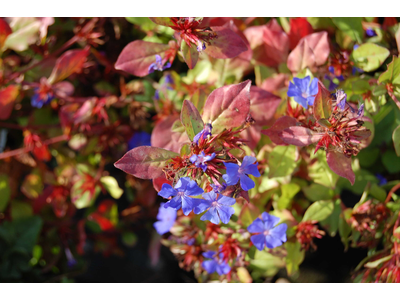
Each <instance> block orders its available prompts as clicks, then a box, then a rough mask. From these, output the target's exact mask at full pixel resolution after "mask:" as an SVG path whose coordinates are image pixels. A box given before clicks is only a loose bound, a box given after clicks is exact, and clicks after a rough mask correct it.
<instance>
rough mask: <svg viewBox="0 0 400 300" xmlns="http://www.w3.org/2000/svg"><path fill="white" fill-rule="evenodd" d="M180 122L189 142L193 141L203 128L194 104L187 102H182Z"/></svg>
mask: <svg viewBox="0 0 400 300" xmlns="http://www.w3.org/2000/svg"><path fill="white" fill-rule="evenodd" d="M181 122H182V124H183V126H184V127H185V130H186V133H187V135H188V137H189V139H190V140H191V141H193V138H194V137H195V135H196V134H198V133H199V132H200V131H202V130H203V128H204V123H203V120H202V118H201V116H200V113H199V111H198V110H197V108H196V107H195V106H194V104H193V103H192V102H190V101H188V100H185V101H183V106H182V111H181Z"/></svg>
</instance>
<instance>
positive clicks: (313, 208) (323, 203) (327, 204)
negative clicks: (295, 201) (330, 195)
mask: <svg viewBox="0 0 400 300" xmlns="http://www.w3.org/2000/svg"><path fill="white" fill-rule="evenodd" d="M333 209H334V204H333V201H331V200H320V201H316V202H314V203H313V204H311V205H310V207H309V208H308V209H307V210H306V212H305V213H304V217H303V221H314V220H315V221H322V220H325V219H326V218H327V217H329V216H330V214H331V213H332V212H333Z"/></svg>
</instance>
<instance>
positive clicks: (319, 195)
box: [302, 183, 335, 201]
mask: <svg viewBox="0 0 400 300" xmlns="http://www.w3.org/2000/svg"><path fill="white" fill-rule="evenodd" d="M302 190H303V192H304V194H305V195H306V197H307V198H308V199H309V200H311V201H318V200H330V199H332V198H333V196H334V195H335V192H334V191H333V189H329V188H327V187H325V186H323V185H320V184H318V183H311V184H310V186H305V187H303V188H302Z"/></svg>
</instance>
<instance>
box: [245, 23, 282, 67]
mask: <svg viewBox="0 0 400 300" xmlns="http://www.w3.org/2000/svg"><path fill="white" fill-rule="evenodd" d="M244 34H245V36H246V38H247V40H248V41H249V43H250V46H251V49H253V57H254V59H255V60H256V61H257V62H260V63H262V64H264V65H266V66H269V67H277V66H278V65H279V64H280V63H283V62H286V60H287V57H288V54H289V37H288V36H287V34H286V33H285V32H284V31H283V30H282V29H281V27H280V26H279V24H278V23H277V21H276V20H275V19H273V20H271V22H269V23H268V24H267V25H262V26H254V27H249V28H247V29H246V30H245V31H244Z"/></svg>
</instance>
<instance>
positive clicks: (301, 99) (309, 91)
mask: <svg viewBox="0 0 400 300" xmlns="http://www.w3.org/2000/svg"><path fill="white" fill-rule="evenodd" d="M293 81H294V83H292V82H289V89H288V91H287V95H288V96H289V97H294V101H296V102H297V103H298V104H300V105H301V106H303V107H304V108H307V106H308V105H313V104H314V99H315V95H316V94H317V93H318V79H317V78H314V79H313V80H312V81H311V84H310V76H307V77H305V78H303V79H300V78H296V77H295V78H293Z"/></svg>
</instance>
